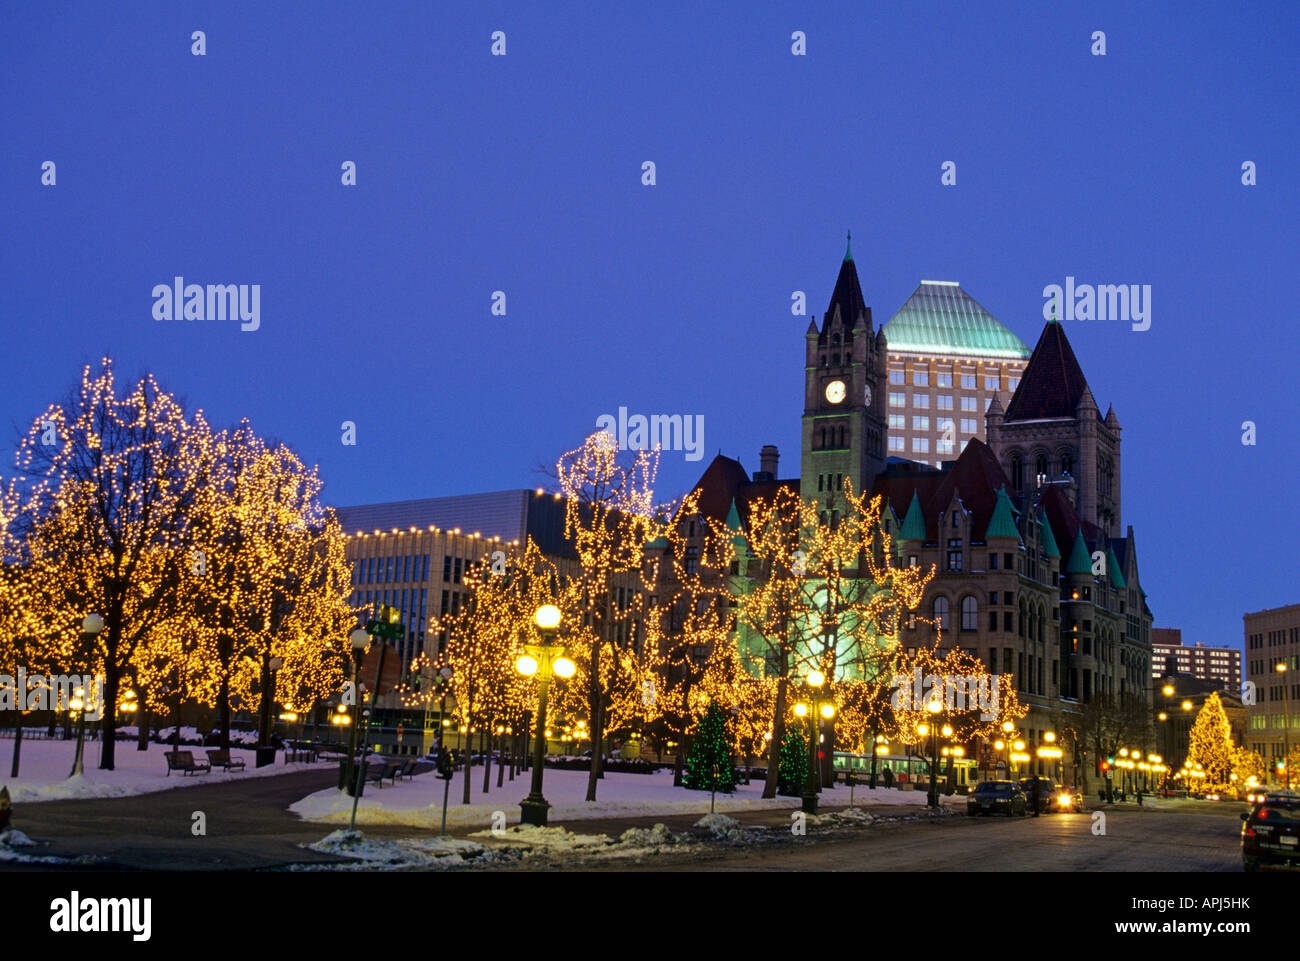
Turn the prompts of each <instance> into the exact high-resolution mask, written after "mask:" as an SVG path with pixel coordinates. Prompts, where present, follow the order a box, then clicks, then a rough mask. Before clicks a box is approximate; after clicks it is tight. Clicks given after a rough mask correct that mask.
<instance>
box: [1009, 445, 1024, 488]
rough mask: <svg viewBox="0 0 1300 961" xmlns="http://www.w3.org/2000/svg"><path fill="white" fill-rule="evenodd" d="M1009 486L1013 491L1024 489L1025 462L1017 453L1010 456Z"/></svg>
mask: <svg viewBox="0 0 1300 961" xmlns="http://www.w3.org/2000/svg"><path fill="white" fill-rule="evenodd" d="M1011 488H1012V490H1015V491H1023V490H1024V489H1025V462H1024V461H1023V460H1021V459H1020V455H1019V454H1016V455H1015V456H1014V457H1012V458H1011Z"/></svg>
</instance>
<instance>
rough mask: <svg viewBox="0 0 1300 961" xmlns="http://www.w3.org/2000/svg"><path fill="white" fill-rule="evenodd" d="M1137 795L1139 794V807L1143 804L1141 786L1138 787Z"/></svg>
mask: <svg viewBox="0 0 1300 961" xmlns="http://www.w3.org/2000/svg"><path fill="white" fill-rule="evenodd" d="M1137 795H1138V807H1141V806H1142V789H1141V788H1138V792H1137Z"/></svg>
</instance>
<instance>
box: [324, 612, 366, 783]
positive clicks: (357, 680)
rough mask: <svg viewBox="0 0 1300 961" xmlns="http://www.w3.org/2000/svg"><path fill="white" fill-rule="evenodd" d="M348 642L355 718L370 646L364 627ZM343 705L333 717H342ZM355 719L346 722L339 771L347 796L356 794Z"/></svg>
mask: <svg viewBox="0 0 1300 961" xmlns="http://www.w3.org/2000/svg"><path fill="white" fill-rule="evenodd" d="M348 641H349V642H350V643H351V644H352V702H353V705H354V706H356V707H357V712H356V713H357V717H360V715H361V711H360V707H361V659H362V658H363V657H364V656H365V653H366V648H367V647H369V646H370V635H369V634H367V633H366V629H365V628H364V627H358V628H356V629H355V630H354V631H353V632H352V633H351V634H349V635H348ZM344 716H346V715H345V714H344V713H343V705H339V713H338V714H336V715H335V717H344ZM330 720H331V723H334V724H342V723H344V722H342V721H335V720H334V719H333V718H331V719H330ZM356 721H357V718H356V717H353V718H350V719H349V720H348V722H347V724H348V727H350V728H351V730H349V731H348V756H347V757H346V758H344V759H343V761H342V766H341V768H340V771H339V779H340V780H341V781H342V784H340V785H339V786H340V787H342V788H343V789H344V790H345V791H347V792H348V793H349V794H355V793H356V780H355V778H353V776H352V772H353V768H354V767H355V765H356V762H357V724H356Z"/></svg>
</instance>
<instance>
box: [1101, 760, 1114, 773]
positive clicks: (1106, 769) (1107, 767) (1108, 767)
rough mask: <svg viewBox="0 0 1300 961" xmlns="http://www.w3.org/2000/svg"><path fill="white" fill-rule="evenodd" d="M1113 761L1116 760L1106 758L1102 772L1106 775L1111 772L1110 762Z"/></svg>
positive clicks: (1102, 763)
mask: <svg viewBox="0 0 1300 961" xmlns="http://www.w3.org/2000/svg"><path fill="white" fill-rule="evenodd" d="M1112 760H1114V759H1113V758H1106V760H1104V761H1102V762H1101V771H1102V773H1103V774H1105V773H1106V772H1107V771H1109V770H1110V762H1111V761H1112Z"/></svg>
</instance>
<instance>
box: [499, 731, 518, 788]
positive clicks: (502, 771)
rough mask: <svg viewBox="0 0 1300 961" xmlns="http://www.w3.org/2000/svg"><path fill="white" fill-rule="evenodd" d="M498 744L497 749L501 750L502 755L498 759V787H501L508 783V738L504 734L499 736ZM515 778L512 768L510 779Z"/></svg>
mask: <svg viewBox="0 0 1300 961" xmlns="http://www.w3.org/2000/svg"><path fill="white" fill-rule="evenodd" d="M497 745H498V748H497V749H498V750H499V751H500V752H501V757H500V759H499V760H498V761H497V787H501V786H502V785H504V784H505V783H506V767H508V764H507V757H506V755H507V754H508V753H509V752H508V750H507V749H506V739H505V737H504V736H502V737H498V738H497ZM514 779H515V774H514V769H513V768H512V769H511V771H510V780H512V781H513V780H514Z"/></svg>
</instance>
